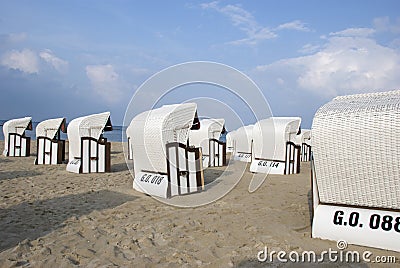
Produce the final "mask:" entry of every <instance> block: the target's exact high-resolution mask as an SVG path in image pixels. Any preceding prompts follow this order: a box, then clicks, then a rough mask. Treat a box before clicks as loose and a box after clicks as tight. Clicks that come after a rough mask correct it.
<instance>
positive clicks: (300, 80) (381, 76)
mask: <svg viewBox="0 0 400 268" xmlns="http://www.w3.org/2000/svg"><path fill="white" fill-rule="evenodd" d="M369 32H371V31H368V30H367V29H364V28H361V29H353V28H352V29H347V30H344V31H341V32H339V33H336V34H331V35H330V37H329V38H328V39H326V41H327V43H326V44H325V45H324V46H323V47H322V48H321V49H320V50H319V51H317V52H315V53H314V54H312V55H308V56H304V57H298V58H290V59H285V60H280V61H278V62H275V63H272V64H269V65H264V66H258V67H257V68H256V70H257V71H258V72H262V74H263V75H265V76H266V77H268V78H267V79H268V80H270V81H276V80H277V79H279V78H281V77H285V85H289V86H291V87H293V88H292V89H299V90H305V91H311V92H314V93H316V94H318V95H321V96H325V97H326V96H329V97H333V96H336V95H343V94H351V93H359V92H372V91H377V90H390V89H395V88H399V87H400V77H399V76H398V74H399V73H400V52H399V51H398V50H394V49H391V48H389V47H385V46H382V45H380V44H378V43H376V41H375V40H374V39H372V38H367V37H365V36H366V35H368V33H369ZM351 33H353V34H354V35H353V36H351ZM280 84H282V83H276V86H277V87H278V88H279V86H280Z"/></svg>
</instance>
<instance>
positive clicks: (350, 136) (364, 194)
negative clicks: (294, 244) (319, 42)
mask: <svg viewBox="0 0 400 268" xmlns="http://www.w3.org/2000/svg"><path fill="white" fill-rule="evenodd" d="M42 123H43V125H41V124H42ZM42 123H41V124H39V125H38V127H37V131H39V132H37V139H38V145H37V146H38V156H37V159H36V162H37V164H54V163H59V162H60V161H61V162H62V161H63V156H62V155H63V152H62V151H61V153H60V150H62V149H60V148H63V144H64V142H63V141H60V139H59V137H60V136H59V134H60V131H63V129H65V119H57V120H55V119H54V120H53V121H51V122H48V123H46V124H45V123H44V122H42ZM300 123H301V119H300V118H298V117H292V118H287V117H286V118H283V117H271V118H266V119H262V120H260V121H258V122H256V123H255V124H254V125H249V126H244V127H242V128H239V129H237V130H235V131H231V132H229V133H228V134H227V137H226V140H227V144H225V143H224V142H221V141H220V140H219V137H220V135H221V133H222V132H223V131H224V120H223V119H207V120H199V119H198V116H197V106H196V104H194V103H185V104H176V105H166V106H163V107H161V108H158V109H153V110H150V111H146V112H144V113H141V114H139V115H137V116H135V117H134V118H132V120H131V123H130V125H129V127H128V128H127V130H126V132H127V139H128V160H129V161H128V164H131V165H133V169H134V180H133V187H134V188H135V189H136V190H139V191H142V192H145V193H148V194H150V195H155V196H160V197H164V198H171V197H173V196H177V195H182V194H190V193H197V192H199V191H202V190H203V189H204V174H203V170H204V169H206V168H208V167H212V166H217V167H218V166H224V165H226V151H228V152H231V153H232V154H233V159H235V160H239V161H245V162H249V163H251V164H250V171H251V172H255V173H259V172H261V173H263V172H265V173H271V174H293V173H298V172H299V165H300V162H301V161H311V171H312V172H311V195H312V204H311V207H312V215H313V216H312V236H313V237H317V238H322V239H330V240H336V241H338V240H345V241H346V242H347V243H351V244H359V245H365V246H371V247H378V248H383V249H389V250H396V251H400V243H399V241H400V179H399V178H400V164H399V163H400V161H399V152H400V142H399V137H400V136H399V133H400V90H395V91H389V92H380V93H368V94H356V95H350V96H340V97H336V98H334V99H333V100H332V101H330V102H329V103H327V104H325V105H324V106H322V107H321V108H320V109H319V110H318V111H317V113H316V114H315V116H314V120H313V124H312V128H311V130H301V129H300ZM3 128H4V134H5V145H6V148H5V151H4V154H5V155H8V156H23V155H29V144H30V140H29V138H28V137H25V135H24V133H25V130H27V129H31V128H32V124H31V119H30V118H23V119H18V120H16V121H11V122H10V121H8V122H6V123H5V124H4V126H3ZM109 129H112V126H111V121H110V114H109V113H103V114H98V115H95V116H94V117H90V116H88V117H82V118H78V119H75V120H72V121H71V122H70V124H69V125H68V129H67V132H68V139H69V163H68V165H67V170H69V171H73V172H77V173H79V172H82V173H87V172H103V171H109V162H107V161H110V158H109V154H110V152H109V151H110V145H107V144H109V143H108V142H107V141H106V140H105V139H104V138H103V137H102V133H103V131H106V130H109ZM41 140H43V141H41ZM52 152H57V157H56V156H55V155H54V154H53V153H52ZM59 153H60V155H61V156H60V157H59ZM103 156H104V157H103ZM107 157H108V159H107ZM53 158H54V160H53ZM99 161H100V162H99ZM294 178H295V177H294Z"/></svg>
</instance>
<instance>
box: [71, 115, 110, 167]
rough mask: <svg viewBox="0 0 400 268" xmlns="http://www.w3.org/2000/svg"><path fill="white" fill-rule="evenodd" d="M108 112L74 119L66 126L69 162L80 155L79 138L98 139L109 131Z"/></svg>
mask: <svg viewBox="0 0 400 268" xmlns="http://www.w3.org/2000/svg"><path fill="white" fill-rule="evenodd" d="M111 130H112V124H111V119H110V112H104V113H99V114H92V115H88V116H83V117H79V118H75V119H74V120H72V121H71V122H70V123H69V124H68V128H67V134H68V140H69V157H70V159H69V161H71V160H72V159H73V158H74V157H80V155H81V148H80V147H81V146H80V145H81V138H82V137H92V138H94V139H96V140H98V139H100V137H101V135H102V134H103V132H104V131H111Z"/></svg>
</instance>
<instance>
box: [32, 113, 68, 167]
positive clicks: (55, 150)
mask: <svg viewBox="0 0 400 268" xmlns="http://www.w3.org/2000/svg"><path fill="white" fill-rule="evenodd" d="M61 131H62V132H64V133H65V132H66V131H67V129H66V122H65V118H55V119H48V120H45V121H42V122H40V123H39V124H38V125H37V126H36V146H37V157H36V161H35V164H36V165H44V164H52V165H55V164H61V163H62V162H63V161H64V160H65V140H62V139H61V137H60V134H61Z"/></svg>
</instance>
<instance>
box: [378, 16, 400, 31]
mask: <svg viewBox="0 0 400 268" xmlns="http://www.w3.org/2000/svg"><path fill="white" fill-rule="evenodd" d="M373 25H374V28H375V29H376V30H377V31H379V32H391V33H394V34H399V33H400V17H399V18H397V19H396V21H395V22H394V23H391V21H390V19H389V17H380V18H375V19H374V20H373Z"/></svg>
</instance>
